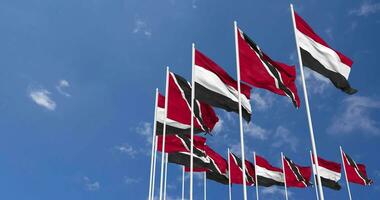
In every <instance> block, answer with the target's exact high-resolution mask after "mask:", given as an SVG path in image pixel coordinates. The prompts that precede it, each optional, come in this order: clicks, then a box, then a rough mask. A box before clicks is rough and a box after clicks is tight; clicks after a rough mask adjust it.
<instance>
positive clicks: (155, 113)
mask: <svg viewBox="0 0 380 200" xmlns="http://www.w3.org/2000/svg"><path fill="white" fill-rule="evenodd" d="M157 102H158V88H156V100H155V102H154V121H153V134H152V154H151V158H150V177H149V197H148V199H151V197H152V188H153V187H154V186H153V182H152V181H153V176H154V175H153V162H154V154H155V151H154V150H155V149H154V148H155V144H156V142H155V141H156V117H157Z"/></svg>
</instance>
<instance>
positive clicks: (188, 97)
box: [173, 73, 210, 133]
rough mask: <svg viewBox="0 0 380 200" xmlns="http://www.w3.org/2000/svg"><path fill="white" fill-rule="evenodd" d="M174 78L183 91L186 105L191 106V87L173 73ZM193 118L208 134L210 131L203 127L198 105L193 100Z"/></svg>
mask: <svg viewBox="0 0 380 200" xmlns="http://www.w3.org/2000/svg"><path fill="white" fill-rule="evenodd" d="M173 74H174V76H175V79H176V80H177V83H178V85H179V87H180V89H181V90H182V91H183V93H184V95H185V100H186V101H187V103H188V104H189V105H191V85H190V83H189V82H187V81H186V79H185V78H183V77H182V76H180V75H178V74H175V73H173ZM193 110H194V116H195V117H196V118H197V119H198V120H199V122H200V124H201V126H202V128H203V129H204V130H205V131H206V132H207V133H209V132H210V130H209V128H208V127H207V126H206V125H205V123H204V122H203V119H202V116H201V112H200V107H199V105H198V101H197V100H194V109H193Z"/></svg>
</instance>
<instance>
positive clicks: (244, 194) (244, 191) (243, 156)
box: [234, 21, 247, 200]
mask: <svg viewBox="0 0 380 200" xmlns="http://www.w3.org/2000/svg"><path fill="white" fill-rule="evenodd" d="M234 28H235V53H236V71H237V83H238V93H239V94H238V96H239V126H240V148H241V158H242V160H243V161H242V174H243V196H244V200H247V184H246V181H245V180H246V177H245V176H246V175H245V168H246V167H245V152H244V133H243V116H242V109H241V86H240V60H239V46H238V45H239V44H238V32H237V22H236V21H234Z"/></svg>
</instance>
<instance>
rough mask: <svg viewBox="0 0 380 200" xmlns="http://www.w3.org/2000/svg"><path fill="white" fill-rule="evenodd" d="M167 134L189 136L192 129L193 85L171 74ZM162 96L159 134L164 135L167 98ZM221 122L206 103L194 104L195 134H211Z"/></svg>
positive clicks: (158, 114) (159, 104) (159, 111)
mask: <svg viewBox="0 0 380 200" xmlns="http://www.w3.org/2000/svg"><path fill="white" fill-rule="evenodd" d="M168 92H169V96H168V98H169V99H168V109H167V119H168V120H167V122H166V123H167V130H166V134H189V133H190V129H191V126H190V124H191V85H190V83H189V82H187V81H186V80H185V79H184V78H183V77H181V76H179V75H177V74H174V73H172V72H170V74H169V91H168ZM162 97H163V96H162V95H160V98H159V101H158V107H159V108H161V109H159V110H158V113H157V122H158V123H157V134H162V131H163V121H164V109H163V108H164V107H165V98H162ZM218 121H219V118H218V116H217V115H216V114H215V111H214V110H213V108H212V107H211V106H209V105H207V104H205V103H201V102H199V101H197V100H196V101H195V103H194V132H195V133H199V132H206V133H210V132H211V131H212V129H213V128H214V126H215V124H216V123H217V122H218Z"/></svg>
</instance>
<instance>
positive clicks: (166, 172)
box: [164, 153, 168, 200]
mask: <svg viewBox="0 0 380 200" xmlns="http://www.w3.org/2000/svg"><path fill="white" fill-rule="evenodd" d="M165 154H166V155H165V180H164V200H166V186H167V180H168V154H167V153H165Z"/></svg>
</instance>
